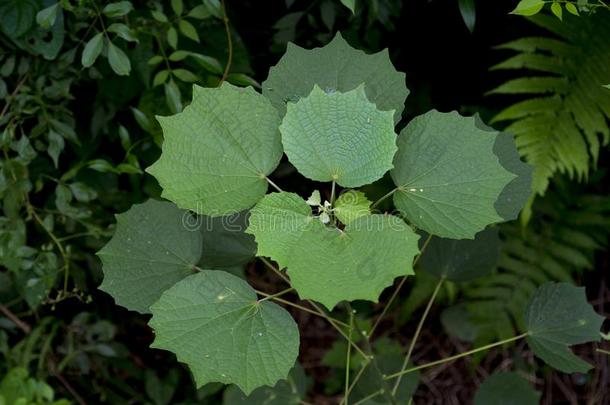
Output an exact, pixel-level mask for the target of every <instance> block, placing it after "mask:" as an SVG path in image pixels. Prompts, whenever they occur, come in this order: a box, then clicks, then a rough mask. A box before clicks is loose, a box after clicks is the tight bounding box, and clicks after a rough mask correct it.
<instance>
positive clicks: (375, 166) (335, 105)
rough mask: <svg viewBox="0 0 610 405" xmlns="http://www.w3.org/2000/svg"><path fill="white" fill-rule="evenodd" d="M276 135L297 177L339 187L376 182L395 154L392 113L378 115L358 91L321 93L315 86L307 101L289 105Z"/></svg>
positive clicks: (375, 108) (380, 112)
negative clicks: (335, 184) (302, 176)
mask: <svg viewBox="0 0 610 405" xmlns="http://www.w3.org/2000/svg"><path fill="white" fill-rule="evenodd" d="M280 132H281V133H282V144H283V145H284V149H285V151H286V155H287V156H288V159H289V160H290V162H291V163H292V164H293V165H294V166H295V167H296V168H297V170H298V171H299V173H301V174H302V175H304V176H305V177H307V178H310V179H312V180H316V181H332V180H335V181H336V182H337V184H340V185H341V186H344V187H358V186H362V185H364V184H369V183H372V182H373V181H375V180H377V179H379V178H381V177H382V176H383V175H384V174H385V173H386V172H387V171H388V170H390V169H391V168H392V158H393V157H394V154H395V153H396V134H395V133H394V123H393V121H392V113H391V112H390V111H379V110H377V107H376V106H375V104H373V103H371V102H370V101H368V99H367V98H366V94H365V93H364V87H363V86H360V87H358V88H356V89H354V90H351V91H348V92H346V93H340V92H332V93H326V92H324V91H322V89H320V88H319V87H318V86H317V85H314V87H313V90H312V91H311V94H309V96H307V97H305V98H302V99H300V100H299V101H298V102H297V103H291V104H289V105H288V111H287V113H286V116H285V117H284V119H283V120H282V125H281V126H280Z"/></svg>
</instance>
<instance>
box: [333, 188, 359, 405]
mask: <svg viewBox="0 0 610 405" xmlns="http://www.w3.org/2000/svg"><path fill="white" fill-rule="evenodd" d="M334 184H335V182H334V181H333V185H334ZM353 331H354V311H350V312H349V334H348V339H349V341H350V342H351V341H352V332H353ZM351 356H352V345H347V355H346V356H345V395H344V397H343V401H344V402H345V405H348V398H349V367H350V357H351Z"/></svg>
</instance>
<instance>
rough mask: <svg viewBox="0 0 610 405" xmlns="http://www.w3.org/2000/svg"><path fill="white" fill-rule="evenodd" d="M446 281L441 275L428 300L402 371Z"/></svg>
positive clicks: (396, 386)
mask: <svg viewBox="0 0 610 405" xmlns="http://www.w3.org/2000/svg"><path fill="white" fill-rule="evenodd" d="M444 281H445V277H441V278H440V280H439V281H438V283H437V284H436V287H435V288H434V292H433V293H432V295H431V296H430V299H429V300H428V304H427V305H426V309H425V310H424V313H423V314H422V317H421V319H420V320H419V323H418V324H417V329H415V334H414V335H413V338H412V339H411V342H410V343H409V349H408V350H407V355H406V356H405V360H404V361H403V363H402V367H401V368H400V371H401V372H402V371H404V370H405V369H406V368H407V365H408V364H409V360H411V355H412V354H413V349H415V343H416V342H417V339H418V338H419V334H420V333H421V330H422V328H423V326H424V322H425V321H426V318H427V317H428V313H429V312H430V308H432V304H433V303H434V300H435V299H436V296H437V295H438V292H439V291H440V290H441V286H442V285H443V282H444ZM401 380H402V374H401V375H399V376H398V378H397V379H396V382H395V383H394V388H392V396H393V397H395V396H396V391H398V387H399V386H400V381H401Z"/></svg>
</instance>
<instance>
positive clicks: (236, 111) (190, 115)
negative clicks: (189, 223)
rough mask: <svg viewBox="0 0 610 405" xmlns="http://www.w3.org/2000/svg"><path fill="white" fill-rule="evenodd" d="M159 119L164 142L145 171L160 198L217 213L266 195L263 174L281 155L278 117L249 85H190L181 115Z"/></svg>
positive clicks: (240, 208)
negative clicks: (158, 187)
mask: <svg viewBox="0 0 610 405" xmlns="http://www.w3.org/2000/svg"><path fill="white" fill-rule="evenodd" d="M158 120H159V122H160V123H161V127H162V128H163V133H164V136H165V140H164V143H163V149H162V153H161V157H160V158H159V160H158V161H157V162H156V163H155V164H154V165H152V166H151V167H149V168H148V169H147V171H148V172H149V173H150V174H152V175H153V176H155V177H156V178H157V180H158V181H159V184H160V185H161V187H162V188H163V193H162V196H163V197H165V198H167V199H169V200H171V201H173V202H175V203H176V204H177V205H178V206H179V207H182V208H187V209H191V210H193V211H195V212H198V213H203V214H206V215H210V216H220V215H228V214H233V213H236V212H239V211H243V210H244V209H246V208H249V207H251V206H252V205H254V204H256V202H257V201H258V200H260V199H261V198H262V197H263V196H264V195H265V192H266V191H267V181H266V178H265V176H267V175H268V174H269V173H271V172H272V171H273V170H274V169H275V167H276V166H277V165H278V163H279V161H280V158H281V157H282V146H281V143H280V135H279V132H278V129H277V128H278V124H279V117H278V115H277V112H276V111H275V109H274V108H273V107H272V106H271V104H270V103H269V101H268V100H267V99H265V98H264V97H263V96H261V95H260V94H258V93H256V92H255V91H254V90H253V89H252V88H245V89H242V88H238V87H235V86H233V85H231V84H228V83H223V85H222V86H221V87H218V88H202V87H199V86H194V87H193V102H192V103H191V104H190V105H189V106H188V107H186V108H185V109H184V111H183V112H182V113H179V114H176V115H173V116H171V117H158Z"/></svg>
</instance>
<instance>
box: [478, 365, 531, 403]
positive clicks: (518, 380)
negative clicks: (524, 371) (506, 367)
mask: <svg viewBox="0 0 610 405" xmlns="http://www.w3.org/2000/svg"><path fill="white" fill-rule="evenodd" d="M540 396H541V393H540V392H538V391H536V390H535V389H533V388H532V386H531V385H530V384H529V383H528V382H527V381H526V380H525V379H524V378H523V377H520V376H519V374H517V373H512V372H505V373H495V374H492V375H490V376H489V377H487V378H486V379H485V381H483V384H481V386H480V387H479V389H478V390H477V393H476V394H475V396H474V405H490V404H493V405H537V404H538V403H540Z"/></svg>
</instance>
